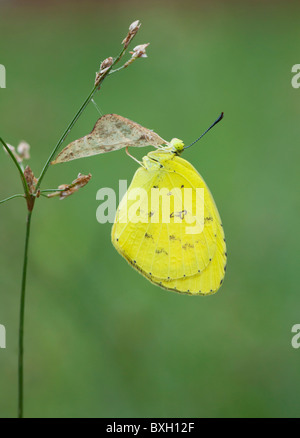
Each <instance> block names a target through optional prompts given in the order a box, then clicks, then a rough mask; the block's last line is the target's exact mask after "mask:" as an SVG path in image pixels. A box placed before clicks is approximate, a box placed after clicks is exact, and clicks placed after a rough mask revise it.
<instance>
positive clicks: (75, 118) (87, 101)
mask: <svg viewBox="0 0 300 438" xmlns="http://www.w3.org/2000/svg"><path fill="white" fill-rule="evenodd" d="M126 49H127V47H123V49H122V50H121V52H120V54H119V55H118V56H117V57H116V58H115V59H114V62H113V63H112V65H111V66H110V67H109V68H108V69H107V71H106V72H105V73H103V76H102V77H101V79H100V81H99V82H97V83H96V84H95V85H94V87H93V89H92V90H91V92H90V94H89V95H88V96H87V98H86V99H85V101H84V102H83V104H82V105H81V107H80V108H79V110H78V111H77V113H76V114H75V116H74V117H73V119H72V120H71V122H70V123H69V125H68V126H67V128H66V130H65V131H64V133H63V135H62V136H61V137H60V139H59V140H58V142H57V144H56V146H55V148H54V149H53V151H52V152H51V154H50V156H49V158H48V160H47V161H46V164H45V165H44V167H43V170H42V172H41V174H40V177H39V179H38V183H37V185H36V190H35V192H37V191H38V189H39V188H40V185H41V182H42V180H43V178H44V176H45V173H46V171H47V169H48V167H49V165H50V163H51V161H52V159H53V158H54V156H55V154H56V152H57V151H58V149H59V148H60V146H61V145H62V143H63V142H64V141H65V139H66V137H67V135H68V134H69V133H70V131H71V129H72V128H73V126H74V125H75V123H76V122H77V120H78V119H79V117H80V116H81V114H82V113H83V111H84V110H85V108H86V107H87V105H88V104H89V103H90V101H91V100H92V99H93V97H94V94H95V93H96V91H97V90H98V89H99V88H100V85H101V83H102V82H103V81H104V79H105V78H106V77H107V76H108V75H109V74H110V73H114V72H116V71H118V70H115V71H113V72H112V71H111V70H112V68H113V66H114V65H116V64H117V62H119V61H120V59H121V58H122V56H123V55H124V53H125V51H126Z"/></svg>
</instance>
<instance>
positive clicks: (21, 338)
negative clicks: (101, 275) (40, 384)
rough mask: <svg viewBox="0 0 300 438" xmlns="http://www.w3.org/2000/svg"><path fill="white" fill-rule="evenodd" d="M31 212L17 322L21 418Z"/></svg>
mask: <svg viewBox="0 0 300 438" xmlns="http://www.w3.org/2000/svg"><path fill="white" fill-rule="evenodd" d="M31 215H32V211H29V212H28V214H27V222H26V235H25V250H24V261H23V274H22V285H21V302H20V320H19V365H18V377H19V379H18V394H19V397H18V417H19V418H23V394H24V386H23V374H24V366H23V356H24V354H23V353H24V316H25V292H26V276H27V261H28V246H29V235H30V224H31Z"/></svg>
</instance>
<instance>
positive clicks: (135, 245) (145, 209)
mask: <svg viewBox="0 0 300 438" xmlns="http://www.w3.org/2000/svg"><path fill="white" fill-rule="evenodd" d="M197 187H198V188H202V189H203V193H204V224H202V225H203V231H202V232H200V233H193V234H187V232H186V230H187V227H189V226H190V225H191V223H190V221H191V217H192V216H195V211H189V209H188V208H187V209H183V210H182V209H181V210H179V209H178V208H177V205H178V204H176V197H178V196H179V195H180V193H181V192H183V190H184V189H186V188H190V189H192V191H193V194H194V196H196V190H195V189H196V188H197ZM139 188H143V191H142V195H141V200H140V201H141V202H140V204H139V214H140V219H141V220H140V221H139V222H136V221H132V220H131V219H130V217H128V213H129V212H130V208H131V207H132V205H133V203H134V202H136V201H134V200H132V199H130V198H131V194H132V193H133V192H134V191H135V190H136V189H139ZM162 188H163V189H165V190H166V191H167V194H166V195H165V198H160V200H159V204H155V205H159V209H158V211H155V209H151V201H149V199H147V198H150V200H151V199H153V196H155V191H156V190H161V189H162ZM153 191H154V194H153ZM168 196H169V199H170V211H171V214H170V216H171V217H170V220H169V223H166V222H165V221H163V220H162V219H163V218H162V211H163V208H162V202H163V199H164V202H166V197H168ZM145 199H146V200H147V201H148V203H147V202H146V201H145ZM195 204H196V203H195V202H193V203H192V206H195ZM192 209H193V207H192ZM182 212H184V214H182V215H181V219H182V220H181V221H180V222H179V223H177V222H176V219H175V218H176V217H178V214H179V213H182ZM129 216H130V215H129ZM156 216H157V223H153V222H152V221H153V219H154V218H155V217H156ZM150 218H151V220H152V221H150V220H149V219H150ZM147 219H148V220H147ZM222 236H223V229H222V226H221V220H220V217H219V214H218V211H217V209H216V206H215V203H214V201H213V198H212V196H211V194H210V192H209V189H208V188H207V186H206V184H205V183H204V181H203V179H202V177H201V176H200V175H199V174H198V172H197V171H196V170H195V169H194V168H193V166H192V165H190V163H188V162H187V161H186V160H183V159H181V158H179V157H176V156H174V155H172V159H170V160H166V161H165V162H164V166H163V168H162V169H159V170H153V171H151V170H149V169H144V168H140V169H138V170H137V172H136V174H135V176H134V178H133V181H132V184H131V185H130V187H129V189H128V192H127V197H124V199H123V201H122V202H121V204H120V206H119V208H118V211H117V215H116V220H115V223H114V225H113V229H112V241H113V244H114V246H115V247H116V249H117V250H118V251H119V252H120V254H121V255H122V256H123V257H125V258H126V260H127V261H128V262H129V263H131V264H132V266H134V267H135V268H136V269H137V270H138V271H140V272H141V273H142V274H143V275H145V276H146V277H147V278H148V279H149V280H150V281H152V282H154V283H156V284H158V285H159V286H161V287H164V288H166V289H170V290H177V291H178V292H186V293H194V294H199V293H201V294H206V293H212V291H216V290H217V289H218V287H219V286H220V282H221V280H222V279H223V277H224V266H225V263H226V256H225V242H224V240H223V237H222ZM224 257H225V261H224ZM209 267H210V270H209V271H208V270H207V269H208V268H209ZM218 267H220V269H218ZM205 272H206V274H205V275H204V273H205ZM208 272H209V273H208ZM200 277H201V279H202V280H201V282H200ZM204 279H206V280H204ZM217 283H218V284H217ZM201 288H202V289H201Z"/></svg>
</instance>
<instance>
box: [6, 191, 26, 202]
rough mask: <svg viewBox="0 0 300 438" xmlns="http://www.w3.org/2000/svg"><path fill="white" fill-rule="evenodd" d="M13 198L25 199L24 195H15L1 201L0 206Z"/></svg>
mask: <svg viewBox="0 0 300 438" xmlns="http://www.w3.org/2000/svg"><path fill="white" fill-rule="evenodd" d="M14 198H25V195H23V194H21V193H18V194H17V195H13V196H10V197H9V198H5V199H2V201H0V204H3V202H6V201H9V200H10V199H14Z"/></svg>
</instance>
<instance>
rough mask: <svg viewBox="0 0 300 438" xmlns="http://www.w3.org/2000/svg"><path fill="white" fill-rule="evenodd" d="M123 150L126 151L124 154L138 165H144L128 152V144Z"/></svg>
mask: <svg viewBox="0 0 300 438" xmlns="http://www.w3.org/2000/svg"><path fill="white" fill-rule="evenodd" d="M125 151H126V154H127V155H128V157H130V158H132V159H133V160H134V161H136V162H137V163H138V164H139V165H140V166H142V167H145V166H144V164H143V163H142V162H141V161H139V160H137V159H136V158H135V157H134V156H133V155H131V154H130V153H129V151H128V146H126V148H125Z"/></svg>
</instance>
